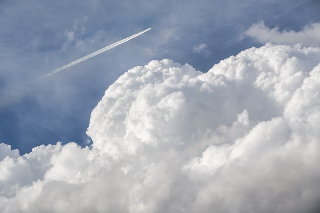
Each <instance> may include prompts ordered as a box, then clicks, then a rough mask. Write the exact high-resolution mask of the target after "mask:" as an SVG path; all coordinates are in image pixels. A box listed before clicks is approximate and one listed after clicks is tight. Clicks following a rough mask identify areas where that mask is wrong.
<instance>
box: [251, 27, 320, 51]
mask: <svg viewBox="0 0 320 213" xmlns="http://www.w3.org/2000/svg"><path fill="white" fill-rule="evenodd" d="M245 34H246V35H247V36H249V37H252V38H253V39H254V40H256V41H257V42H259V43H262V44H264V43H267V42H272V43H274V44H290V45H294V44H297V43H300V44H302V45H304V46H317V47H318V46H320V23H313V24H310V25H306V26H305V27H304V28H303V29H302V30H301V31H298V32H296V31H293V30H290V31H288V30H283V31H282V32H280V31H279V28H278V27H276V28H272V29H270V28H269V27H267V26H266V25H265V24H264V22H260V23H257V24H254V25H252V26H251V27H250V28H249V29H248V30H247V31H246V33H245Z"/></svg>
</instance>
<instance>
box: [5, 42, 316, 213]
mask: <svg viewBox="0 0 320 213" xmlns="http://www.w3.org/2000/svg"><path fill="white" fill-rule="evenodd" d="M319 58H320V48H311V47H309V48H301V47H299V46H295V47H290V46H274V45H271V44H268V45H265V46H263V47H261V48H251V49H248V50H245V51H243V52H241V53H240V54H238V55H237V56H232V57H230V58H228V59H225V60H223V61H221V62H220V63H219V64H216V65H214V66H213V67H212V69H210V70H209V71H208V72H207V73H201V72H199V71H196V70H195V69H194V68H193V67H191V66H190V65H188V64H186V65H180V64H178V63H174V62H172V61H170V60H162V61H151V62H150V63H149V64H148V65H146V66H143V67H142V66H140V67H135V68H133V69H131V70H129V71H128V72H126V73H125V74H123V75H122V76H121V77H120V78H119V79H118V80H117V81H116V82H114V84H112V85H111V86H110V87H109V88H108V90H107V91H106V92H105V95H104V97H103V98H102V100H101V101H100V102H99V104H98V105H97V106H96V108H95V109H94V110H93V111H92V114H91V119H90V125H89V127H88V131H87V134H88V135H89V136H90V137H91V138H92V147H91V148H89V147H85V148H81V147H79V146H78V145H77V144H75V143H68V144H66V145H61V144H60V143H57V144H56V145H49V146H40V147H37V148H34V149H33V150H32V152H31V153H29V154H26V155H23V156H19V154H18V153H17V152H16V151H11V149H10V147H9V146H7V145H4V144H1V147H2V149H3V150H4V151H2V152H1V154H0V155H1V156H2V161H1V162H0V171H1V172H0V191H1V193H0V211H1V212H135V213H139V212H148V213H149V212H200V213H201V212H212V210H213V209H214V210H215V211H217V212H261V213H264V212H283V213H286V212H290V213H292V212H293V213H294V212H312V211H315V210H317V209H316V207H317V206H316V205H317V201H318V200H319V198H320V191H319V190H318V186H319V184H320V181H319V180H320V168H319V167H318V162H319V160H320V143H319V142H320V141H319V138H320V135H319V132H320V129H319V128H320V117H319V115H320V102H319V100H320V97H319V96H320V93H319V90H320V64H319V62H320V61H319ZM5 156H7V157H5Z"/></svg>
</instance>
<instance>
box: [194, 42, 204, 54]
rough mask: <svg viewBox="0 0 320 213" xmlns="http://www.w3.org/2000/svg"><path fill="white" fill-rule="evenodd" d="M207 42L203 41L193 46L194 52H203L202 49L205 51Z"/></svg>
mask: <svg viewBox="0 0 320 213" xmlns="http://www.w3.org/2000/svg"><path fill="white" fill-rule="evenodd" d="M207 47H208V46H207V44H206V43H203V44H199V45H196V46H194V47H193V50H192V52H194V53H201V52H202V51H204V50H205V49H206V48H207Z"/></svg>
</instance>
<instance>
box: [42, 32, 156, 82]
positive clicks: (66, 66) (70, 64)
mask: <svg viewBox="0 0 320 213" xmlns="http://www.w3.org/2000/svg"><path fill="white" fill-rule="evenodd" d="M150 29H151V28H149V29H146V30H144V31H141V32H140V33H137V34H134V35H132V36H130V37H128V38H125V39H123V40H121V41H118V42H116V43H113V44H111V45H109V46H106V47H104V48H102V49H100V50H97V51H95V52H93V53H91V54H89V55H86V56H84V57H82V58H79V59H78V60H75V61H73V62H71V63H69V64H67V65H64V66H63V67H60V68H58V69H55V70H54V71H53V72H51V73H49V74H47V75H44V76H42V77H40V78H39V79H38V80H40V79H43V78H46V77H49V76H51V75H53V74H55V73H57V72H60V71H62V70H64V69H67V68H69V67H71V66H73V65H76V64H78V63H80V62H82V61H85V60H87V59H89V58H92V57H94V56H96V55H99V54H100V53H103V52H105V51H107V50H110V49H112V48H114V47H116V46H118V45H120V44H123V43H124V42H127V41H129V40H131V39H133V38H135V37H137V36H139V35H141V34H143V33H145V32H147V31H148V30H150Z"/></svg>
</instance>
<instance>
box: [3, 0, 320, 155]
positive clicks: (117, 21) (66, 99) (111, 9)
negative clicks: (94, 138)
mask: <svg viewBox="0 0 320 213" xmlns="http://www.w3.org/2000/svg"><path fill="white" fill-rule="evenodd" d="M319 14H320V3H319V1H317V0H307V1H301V0H283V1H279V0H262V1H257V0H244V1H236V0H225V1H209V0H203V1H201V0H197V1H180V0H177V1H169V0H159V1H135V0H134V1H102V0H91V1H82V0H68V1H49V0H42V1H35V0H28V1H10V0H2V1H0V38H1V39H0V64H1V65H0V143H6V144H10V145H11V146H12V148H14V149H19V150H20V153H21V154H24V153H26V152H30V151H31V149H32V148H33V147H35V146H38V145H41V144H55V143H56V142H57V141H62V142H63V143H67V142H70V141H74V142H76V143H78V144H80V145H82V146H83V145H86V143H87V140H88V139H89V137H88V136H87V135H86V133H85V132H86V129H87V127H88V123H89V119H90V113H91V111H92V109H93V108H94V107H95V106H96V105H97V103H98V102H99V100H101V97H102V96H103V94H104V92H105V90H106V89H107V88H108V86H109V85H111V84H112V83H113V82H114V81H115V80H116V79H117V78H118V77H119V76H120V75H122V74H123V73H124V72H126V71H127V70H128V69H131V68H133V67H135V66H139V65H145V64H147V63H148V62H149V61H151V60H153V59H157V60H161V59H164V58H169V59H171V60H173V61H175V62H179V63H181V64H185V63H188V64H190V65H192V66H193V67H194V68H196V69H197V70H200V71H202V72H207V71H208V70H209V69H210V68H211V67H212V66H213V65H214V64H216V63H218V62H219V61H220V60H222V59H224V58H227V57H229V56H231V55H236V54H237V53H239V52H240V51H242V50H245V49H247V48H250V47H252V46H256V47H259V46H261V44H260V43H257V42H255V40H254V39H252V38H250V37H246V36H245V32H246V31H247V30H248V29H249V28H250V27H251V26H252V25H253V24H256V23H260V22H262V21H264V24H265V26H267V27H269V28H275V27H279V31H283V30H288V31H290V30H294V31H300V30H302V29H303V28H304V26H306V25H309V24H312V23H317V22H319V21H320V15H319ZM149 27H151V28H152V30H151V31H149V32H147V33H145V34H143V35H141V36H139V37H137V38H135V39H133V40H131V41H129V42H127V43H125V44H123V45H121V46H118V47H117V48H114V49H112V50H110V51H107V52H105V53H103V54H101V55H99V56H97V57H95V58H92V59H90V60H87V61H85V62H83V63H81V64H78V65H76V66H73V67H71V68H69V69H67V70H65V71H63V72H60V73H59V74H57V75H54V76H52V77H50V78H47V79H44V80H42V81H40V82H35V80H36V79H37V78H39V77H40V76H42V75H45V74H47V73H49V72H52V71H53V70H54V69H56V68H59V67H61V66H63V65H65V64H68V63H69V62H71V61H73V60H76V59H78V58H80V57H82V56H85V55H87V54H89V53H91V52H93V51H96V50H98V49H100V48H102V47H104V46H107V45H109V44H111V43H113V42H116V41H118V40H121V39H123V38H126V37H128V36H130V35H133V34H135V33H138V32H140V31H142V30H145V29H147V28H149Z"/></svg>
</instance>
